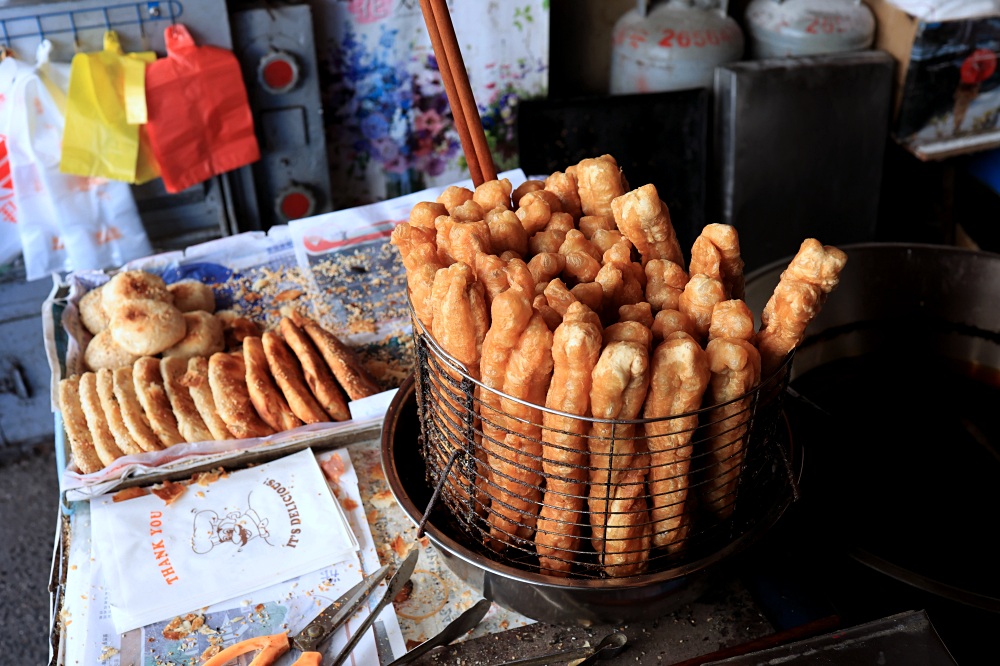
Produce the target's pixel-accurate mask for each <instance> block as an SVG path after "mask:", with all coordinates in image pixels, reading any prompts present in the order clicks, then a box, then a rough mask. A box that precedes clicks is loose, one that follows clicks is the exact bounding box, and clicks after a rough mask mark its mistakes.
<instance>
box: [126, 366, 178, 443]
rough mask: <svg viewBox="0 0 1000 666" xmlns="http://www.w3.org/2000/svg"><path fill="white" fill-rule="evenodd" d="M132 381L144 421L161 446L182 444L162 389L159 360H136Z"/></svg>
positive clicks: (172, 413) (175, 421) (168, 401)
mask: <svg viewBox="0 0 1000 666" xmlns="http://www.w3.org/2000/svg"><path fill="white" fill-rule="evenodd" d="M132 381H133V382H134V383H135V394H136V395H137V396H138V397H139V404H140V405H142V409H143V412H145V414H146V419H147V420H148V421H149V425H150V427H152V428H153V432H155V433H156V436H157V437H159V438H160V441H161V442H162V443H163V446H165V447H167V446H173V445H174V444H180V443H182V442H184V441H185V439H184V436H183V435H181V433H180V431H179V430H178V429H177V417H175V416H174V409H173V407H172V406H171V405H170V399H169V398H168V397H167V392H166V390H165V389H164V388H163V376H162V375H161V374H160V359H158V358H153V357H152V356H143V357H142V358H140V359H139V360H137V361H136V362H135V365H133V366H132Z"/></svg>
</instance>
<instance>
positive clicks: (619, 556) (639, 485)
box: [601, 442, 653, 578]
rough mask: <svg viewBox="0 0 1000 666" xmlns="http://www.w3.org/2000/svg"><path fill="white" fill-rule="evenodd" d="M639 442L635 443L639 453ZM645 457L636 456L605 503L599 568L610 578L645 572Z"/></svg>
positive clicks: (647, 521)
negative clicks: (601, 567) (605, 511)
mask: <svg viewBox="0 0 1000 666" xmlns="http://www.w3.org/2000/svg"><path fill="white" fill-rule="evenodd" d="M641 446H642V442H640V443H639V449H640V451H641ZM649 460H650V456H649V454H648V453H642V452H640V453H639V455H637V456H636V457H635V462H634V463H633V466H632V468H630V469H628V470H626V471H625V472H624V473H623V474H622V475H621V478H620V479H619V481H618V483H617V484H616V485H615V488H614V492H613V495H612V497H611V501H610V502H609V503H608V519H607V525H606V526H605V529H604V548H603V551H602V553H601V564H603V565H604V572H605V573H606V574H607V575H608V576H610V577H612V578H620V577H624V576H635V575H638V574H640V573H642V572H643V571H645V570H646V565H647V563H648V562H649V550H650V535H651V534H652V527H653V526H652V524H651V522H650V519H649V502H648V498H647V496H646V485H645V480H646V476H647V475H648V472H649Z"/></svg>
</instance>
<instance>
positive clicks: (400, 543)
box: [389, 534, 410, 559]
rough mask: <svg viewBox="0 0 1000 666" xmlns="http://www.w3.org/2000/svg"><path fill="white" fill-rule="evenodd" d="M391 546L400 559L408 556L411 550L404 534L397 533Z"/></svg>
mask: <svg viewBox="0 0 1000 666" xmlns="http://www.w3.org/2000/svg"><path fill="white" fill-rule="evenodd" d="M389 546H390V547H391V548H392V550H393V552H394V553H396V555H398V556H399V558H400V559H402V558H404V557H406V554H407V553H409V552H410V544H409V543H407V542H406V541H404V540H403V535H402V534H397V535H396V538H395V539H393V540H392V543H390V544H389Z"/></svg>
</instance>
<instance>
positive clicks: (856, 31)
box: [745, 0, 875, 59]
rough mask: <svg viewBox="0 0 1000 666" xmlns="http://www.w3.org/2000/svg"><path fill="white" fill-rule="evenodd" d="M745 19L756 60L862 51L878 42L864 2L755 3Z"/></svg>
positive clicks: (758, 0) (760, 0)
mask: <svg viewBox="0 0 1000 666" xmlns="http://www.w3.org/2000/svg"><path fill="white" fill-rule="evenodd" d="M745 19H746V20H745V24H746V26H747V33H748V35H747V37H748V41H749V43H750V44H749V46H750V54H751V56H752V57H753V58H754V59H764V58H783V57H787V56H803V55H817V54H820V53H838V52H842V51H861V50H864V49H867V48H869V47H870V46H871V45H872V41H873V40H874V39H875V17H874V15H873V14H872V11H871V10H870V9H869V8H868V5H866V4H864V3H862V2H860V0H751V2H750V4H749V5H747V9H746V14H745Z"/></svg>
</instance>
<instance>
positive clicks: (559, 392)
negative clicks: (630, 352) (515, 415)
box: [535, 281, 602, 575]
mask: <svg viewBox="0 0 1000 666" xmlns="http://www.w3.org/2000/svg"><path fill="white" fill-rule="evenodd" d="M553 282H555V281H553ZM551 285H552V283H550V286H551ZM564 290H565V289H564ZM566 294H569V292H568V291H567V292H566ZM601 344H602V342H601V320H600V317H598V316H597V313H595V312H594V311H593V310H591V309H590V308H588V307H587V306H586V305H584V304H583V303H579V302H571V303H570V304H569V306H568V307H567V308H566V310H565V313H564V314H563V320H562V323H561V324H560V325H559V327H558V328H557V329H556V330H555V333H554V334H553V338H552V361H553V370H552V382H551V384H550V385H549V392H548V395H547V396H546V397H545V406H546V407H548V408H549V409H555V410H558V411H561V412H566V413H567V414H576V415H578V416H586V415H587V414H588V413H589V411H590V389H591V379H592V378H591V374H592V373H593V370H594V366H595V365H597V359H598V358H599V356H600V354H601ZM542 425H543V426H544V429H543V431H542V441H543V442H544V443H545V444H544V445H543V446H542V471H543V472H544V473H545V493H544V498H543V500H542V510H541V513H540V516H539V520H538V531H537V532H536V534H535V549H536V551H537V552H538V557H539V565H540V568H541V570H542V571H546V572H548V573H553V574H554V575H564V574H565V573H566V572H568V571H569V569H570V567H571V566H572V565H571V562H572V560H573V559H575V557H576V552H575V551H577V550H579V549H580V524H579V523H580V519H581V511H582V509H583V500H584V497H583V496H584V494H585V482H586V480H587V470H586V465H587V463H588V461H589V456H588V453H587V441H586V436H587V430H588V423H587V422H586V421H583V420H581V419H574V418H569V417H565V416H559V415H557V414H552V413H550V412H545V414H544V415H543V416H542Z"/></svg>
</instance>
